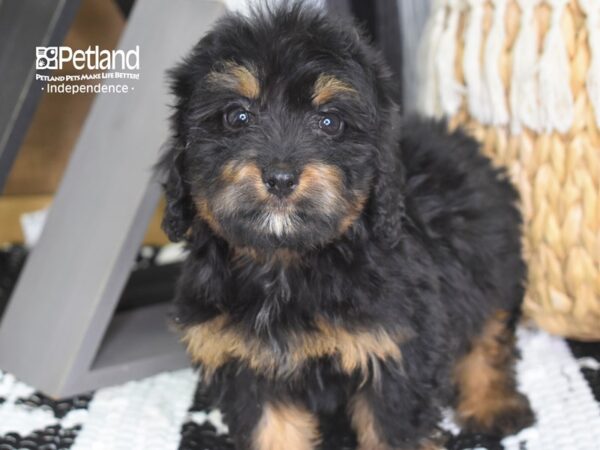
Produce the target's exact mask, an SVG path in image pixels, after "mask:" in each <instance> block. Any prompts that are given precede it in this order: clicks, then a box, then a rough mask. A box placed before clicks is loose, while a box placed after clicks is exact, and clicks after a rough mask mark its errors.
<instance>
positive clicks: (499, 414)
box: [462, 392, 535, 437]
mask: <svg viewBox="0 0 600 450" xmlns="http://www.w3.org/2000/svg"><path fill="white" fill-rule="evenodd" d="M498 400H499V401H497V402H491V403H488V404H487V405H486V406H485V410H481V411H478V412H477V413H476V414H473V415H467V416H464V417H462V423H463V429H464V431H466V432H468V433H483V434H489V435H492V436H501V437H503V436H509V435H511V434H515V433H517V432H518V431H521V430H522V429H524V428H527V427H530V426H531V425H533V423H534V422H535V415H534V413H533V411H532V409H531V406H530V405H529V400H527V397H525V396H524V395H523V394H521V393H520V392H514V393H512V394H511V395H510V397H509V398H503V399H498Z"/></svg>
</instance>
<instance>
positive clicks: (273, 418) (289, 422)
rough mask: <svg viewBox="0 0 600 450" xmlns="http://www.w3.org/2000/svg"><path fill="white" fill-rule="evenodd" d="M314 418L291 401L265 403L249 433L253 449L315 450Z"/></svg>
mask: <svg viewBox="0 0 600 450" xmlns="http://www.w3.org/2000/svg"><path fill="white" fill-rule="evenodd" d="M319 440H320V439H319V426H318V421H317V418H316V417H315V416H314V415H313V414H312V413H310V412H309V411H308V410H307V409H306V408H303V407H302V406H300V405H298V404H294V403H290V402H267V403H265V404H264V405H263V408H262V414H261V417H260V420H259V421H258V423H257V425H256V428H255V429H254V432H253V433H252V441H253V442H252V444H253V450H284V449H285V450H314V449H315V448H316V446H317V445H318V443H319Z"/></svg>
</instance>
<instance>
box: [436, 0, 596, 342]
mask: <svg viewBox="0 0 600 450" xmlns="http://www.w3.org/2000/svg"><path fill="white" fill-rule="evenodd" d="M529 1H530V2H531V0H529ZM580 1H581V0H580ZM441 3H442V8H444V9H443V10H442V13H443V14H445V17H444V24H445V25H444V26H445V27H446V32H447V29H448V27H449V26H451V22H452V20H453V19H452V17H450V16H451V15H452V14H453V12H452V10H451V8H453V7H454V8H456V7H458V8H459V12H458V14H459V16H458V27H457V31H456V34H455V36H454V37H455V39H456V42H455V44H456V45H455V48H454V66H455V67H454V73H453V74H452V73H450V75H452V76H454V81H455V82H456V83H455V84H456V85H457V86H459V89H457V92H459V95H458V97H459V99H460V106H458V107H457V108H456V111H451V112H450V114H449V113H448V111H444V107H443V106H440V108H441V110H442V114H443V113H444V112H445V113H446V115H449V116H450V119H449V124H450V127H451V128H454V127H457V126H462V127H464V128H466V129H467V131H468V132H470V133H471V134H472V135H473V136H475V137H476V138H477V139H478V140H479V141H480V142H481V143H482V144H483V148H484V151H485V152H486V153H487V154H488V155H489V156H490V157H491V158H492V159H493V161H494V162H495V163H496V164H498V165H502V166H505V167H506V168H507V169H508V172H509V174H510V176H511V178H512V180H513V182H514V184H515V185H516V186H517V187H518V189H519V191H520V194H521V210H522V213H523V216H524V221H525V226H524V252H525V257H526V259H527V261H528V264H529V280H528V288H527V294H526V299H525V304H524V312H525V316H526V317H528V318H530V319H533V320H534V321H535V322H536V323H537V324H538V325H539V326H541V327H542V328H544V329H546V330H548V331H550V332H552V333H556V334H560V335H563V336H568V337H571V338H578V339H584V340H594V339H600V130H599V127H598V124H599V123H600V121H599V120H598V119H597V116H596V114H600V111H595V110H594V105H593V104H592V103H593V102H592V101H590V93H589V92H590V90H589V88H588V83H589V82H588V81H587V78H588V76H589V75H588V74H589V70H590V64H591V59H592V52H591V51H590V48H591V45H590V40H589V36H588V34H589V32H588V30H589V27H590V23H589V21H586V18H587V16H586V14H585V13H584V10H583V9H582V7H581V5H580V4H579V3H578V1H577V0H571V1H568V0H566V1H565V3H566V5H564V10H563V11H562V12H561V14H560V34H561V36H562V39H563V42H564V46H565V48H566V55H567V64H568V65H569V67H568V68H567V69H568V71H569V72H570V74H568V78H566V79H567V80H568V87H569V88H570V91H571V95H572V108H571V111H572V121H571V123H570V124H569V127H568V129H563V130H561V131H558V130H556V129H552V127H542V128H540V127H537V131H534V130H533V129H531V128H528V127H527V126H526V125H523V124H521V126H520V127H519V130H515V129H514V128H513V127H512V126H511V124H512V122H511V118H512V117H513V115H514V111H511V107H510V106H511V98H510V95H511V91H512V89H514V88H515V87H516V86H515V85H516V83H515V82H514V81H513V80H514V77H513V70H514V67H513V65H514V64H515V58H514V52H515V44H516V41H517V39H518V36H519V33H520V31H521V27H522V26H523V20H522V11H523V10H522V9H521V8H522V4H523V0H520V1H516V0H501V1H498V0H494V1H485V0H481V3H483V17H482V19H481V24H482V25H481V27H480V30H481V33H482V36H481V37H480V38H481V43H482V44H481V46H480V47H481V61H480V64H481V70H482V72H485V70H486V68H485V67H484V66H485V64H486V63H485V62H484V58H485V52H486V50H487V49H489V48H490V47H488V46H486V43H487V40H488V38H489V34H490V32H491V31H490V30H491V29H492V27H493V26H494V22H495V20H497V18H495V17H494V15H495V14H496V13H497V11H496V10H495V9H496V8H499V7H502V8H506V9H505V10H503V16H502V23H501V25H503V30H502V33H503V35H502V40H501V47H500V48H499V56H498V60H497V61H494V62H495V63H496V64H497V67H496V68H495V69H497V71H498V74H499V77H500V78H499V80H500V79H501V82H502V86H501V88H502V91H501V93H502V95H503V96H504V99H505V105H506V109H507V112H508V116H509V117H508V121H505V122H504V123H499V122H502V121H501V120H500V121H498V120H493V119H492V118H490V120H481V118H479V119H477V118H475V117H474V116H473V111H472V109H473V108H472V107H470V106H469V101H468V100H469V99H468V96H469V89H468V87H469V85H468V78H469V77H465V69H464V66H465V61H464V58H465V46H466V45H467V39H468V38H471V39H472V36H473V35H472V34H470V35H468V33H467V27H468V26H469V23H470V22H469V20H470V19H471V15H472V14H473V4H474V1H473V0H468V1H467V0H465V1H458V2H457V1H455V0H446V3H445V4H444V2H443V1H442V2H441ZM555 3H556V0H554V4H553V2H552V1H550V2H543V1H542V2H539V3H538V4H537V5H536V6H535V8H534V9H533V16H531V18H532V20H534V22H535V33H536V35H537V42H538V43H539V45H537V50H535V48H534V51H537V53H538V56H539V57H540V58H541V56H542V54H543V52H544V51H546V49H545V48H544V46H545V44H546V38H547V33H548V32H549V30H550V28H551V26H552V25H551V24H552V20H553V7H555V6H556V5H555ZM597 3H598V4H600V0H599V1H597ZM457 5H458V6H457ZM479 7H481V5H480V6H479ZM480 12H481V10H480ZM434 14H435V13H434ZM454 14H455V18H454V20H456V14H457V13H456V9H455V10H454ZM479 17H481V16H479ZM438 19H439V16H438ZM496 26H498V25H496ZM598 26H600V23H599V24H598ZM598 51H600V49H599V50H598ZM445 57H447V55H446V56H445ZM597 58H600V55H598V56H597ZM556 70H559V67H556ZM450 72H452V70H450ZM467 75H468V74H467ZM550 75H551V76H553V74H552V73H551V72H550ZM536 77H537V75H536ZM511 83H512V85H511ZM543 83H544V81H543V80H542V79H541V75H540V77H539V81H538V87H543V86H542V85H541V84H543ZM519 88H521V89H522V87H519ZM521 92H523V91H521ZM524 92H526V91H524ZM513 94H514V92H513ZM513 102H514V99H513ZM567 109H568V108H567ZM486 122H487V123H486Z"/></svg>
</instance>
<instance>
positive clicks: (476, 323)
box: [158, 4, 533, 450]
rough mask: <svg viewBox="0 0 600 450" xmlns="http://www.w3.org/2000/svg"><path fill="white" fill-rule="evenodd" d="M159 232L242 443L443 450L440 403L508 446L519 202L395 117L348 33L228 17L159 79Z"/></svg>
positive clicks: (518, 410)
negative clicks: (177, 262)
mask: <svg viewBox="0 0 600 450" xmlns="http://www.w3.org/2000/svg"><path fill="white" fill-rule="evenodd" d="M172 80H173V92H174V95H175V97H176V103H175V109H174V115H173V117H172V131H173V135H172V139H171V142H170V146H169V148H168V149H167V150H166V152H165V153H164V155H163V157H162V159H161V161H160V162H159V165H158V170H159V172H160V174H161V176H163V177H164V178H163V179H164V180H165V181H164V189H165V194H166V199H167V206H166V211H165V218H164V223H163V227H164V230H165V231H166V232H167V234H168V235H169V237H170V239H172V240H173V241H180V240H185V241H186V242H187V244H188V248H189V250H190V253H189V256H188V258H187V261H186V262H185V264H184V267H183V273H182V275H181V278H180V280H179V284H178V289H177V293H176V298H175V300H174V310H175V311H174V318H175V321H176V322H177V323H178V325H179V327H180V328H181V332H182V335H183V340H184V342H185V343H186V344H187V349H188V351H189V354H190V356H191V358H192V360H193V361H194V362H195V363H196V364H197V365H198V366H199V367H200V369H201V371H202V374H203V381H204V382H205V383H206V385H207V386H208V389H209V392H210V394H211V395H212V397H213V398H214V400H215V402H216V404H217V405H218V406H219V407H220V408H221V409H222V411H223V412H224V414H225V418H226V420H227V422H228V424H229V428H230V432H231V435H232V437H233V439H234V441H235V444H236V446H237V448H238V449H252V450H311V449H315V448H317V447H318V445H319V441H320V432H319V420H318V418H319V416H320V415H321V414H328V413H332V412H335V411H339V410H340V408H343V410H344V411H346V412H347V414H348V417H349V421H350V422H351V424H352V426H353V428H354V430H355V431H356V435H357V441H358V444H359V448H360V449H361V450H391V449H394V450H400V449H401V450H415V449H433V448H438V444H437V443H436V442H435V440H434V435H435V430H436V424H437V423H438V421H439V420H440V410H441V408H443V407H446V406H453V407H454V408H455V409H456V413H457V414H456V416H457V419H458V420H459V422H460V423H461V424H462V426H463V427H464V428H465V429H466V430H468V431H471V432H478V433H479V432H481V433H491V434H494V435H506V434H510V433H514V432H516V431H518V430H520V429H521V428H523V427H525V426H528V425H530V424H531V423H532V421H533V414H532V412H531V409H530V407H529V404H528V401H527V399H526V398H525V397H524V396H523V395H522V394H520V393H519V392H518V391H517V388H516V382H515V376H514V362H515V359H516V350H515V339H514V328H515V322H516V320H517V317H518V314H519V309H520V305H521V301H522V298H523V290H524V287H523V285H524V280H525V273H526V268H525V266H524V263H523V261H522V259H521V246H520V225H521V219H520V216H519V212H518V210H517V208H516V206H515V204H516V202H517V194H516V192H515V190H514V188H513V187H512V186H511V185H510V183H509V182H508V181H507V178H506V174H505V173H504V172H503V171H501V170H499V169H495V168H493V167H492V165H491V164H490V161H489V160H488V159H487V158H485V157H484V156H483V155H482V154H481V153H480V150H479V148H478V145H477V144H476V143H475V142H474V141H473V140H471V139H470V138H468V137H467V136H466V135H465V134H463V133H462V132H460V131H455V132H452V133H449V132H447V128H446V125H445V124H443V123H436V122H434V121H430V120H420V119H402V118H401V117H400V116H399V112H398V111H399V107H398V102H397V101H396V95H395V92H396V91H397V80H395V79H393V77H392V75H391V74H390V71H389V70H388V69H387V68H386V66H385V65H384V64H383V62H382V59H381V57H380V56H379V54H378V53H377V52H376V51H375V50H374V49H373V48H372V47H371V46H370V45H369V44H368V43H367V42H366V41H365V39H364V38H363V37H361V34H360V33H359V32H358V31H357V30H356V29H355V28H354V27H352V26H351V25H348V24H345V23H341V22H339V21H337V20H334V19H333V18H330V17H327V16H326V15H325V14H324V13H322V12H319V11H315V10H312V9H309V8H307V7H302V6H299V5H297V4H292V5H290V4H287V5H286V6H282V7H279V8H275V9H271V10H269V9H265V10H263V11H259V12H255V13H254V15H252V16H251V17H250V18H245V17H242V16H238V15H229V16H227V17H225V18H224V19H222V20H221V21H220V22H219V23H218V24H217V25H216V26H215V27H214V28H213V29H212V31H210V32H209V33H208V34H207V35H206V36H205V37H204V38H203V39H202V40H201V41H200V42H199V43H198V45H197V46H196V47H195V48H194V49H193V50H192V52H191V53H190V55H189V56H188V57H187V58H186V59H185V60H184V61H183V62H182V63H181V64H180V65H179V66H178V67H177V68H175V69H174V71H173V72H172Z"/></svg>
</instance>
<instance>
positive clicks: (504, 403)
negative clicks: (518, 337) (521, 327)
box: [455, 311, 533, 433]
mask: <svg viewBox="0 0 600 450" xmlns="http://www.w3.org/2000/svg"><path fill="white" fill-rule="evenodd" d="M507 319H508V313H506V312H505V311H499V312H497V313H496V314H495V315H494V317H492V318H491V319H489V320H488V322H487V323H486V325H485V326H484V328H483V331H482V333H481V335H480V336H479V337H478V338H477V339H476V340H475V341H474V343H473V346H472V348H471V351H470V352H469V353H468V354H467V355H466V356H464V357H463V358H462V359H461V360H460V361H459V363H458V364H457V366H456V368H455V380H456V384H457V387H458V395H459V397H458V405H457V412H458V418H459V420H460V421H461V422H462V423H463V424H466V425H469V426H472V427H476V428H477V429H478V430H487V431H490V432H494V433H496V432H502V433H504V432H506V433H510V432H511V431H516V429H518V428H519V425H518V423H519V422H520V421H522V425H527V424H528V423H527V422H528V421H531V420H533V416H532V415H531V411H530V409H529V403H528V401H527V399H526V398H525V397H524V396H523V395H522V394H520V393H519V392H518V391H517V389H516V383H515V378H514V368H513V365H514V360H515V354H514V345H515V339H514V333H513V332H512V331H510V330H509V329H508V327H507V323H506V322H507ZM508 416H513V417H512V418H510V417H508ZM507 419H508V420H507ZM502 422H506V423H502ZM513 427H515V428H516V429H514V430H513V429H512V428H513Z"/></svg>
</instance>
